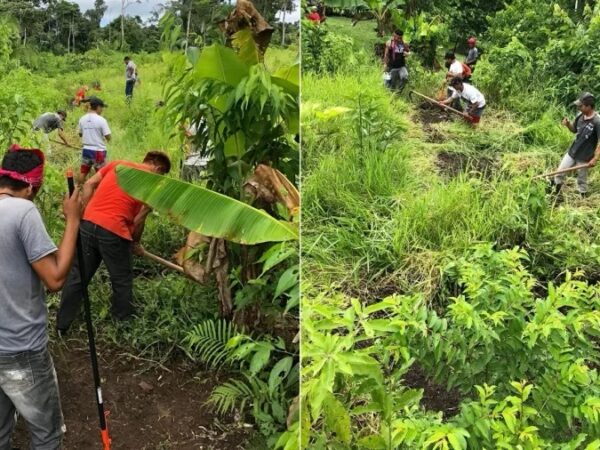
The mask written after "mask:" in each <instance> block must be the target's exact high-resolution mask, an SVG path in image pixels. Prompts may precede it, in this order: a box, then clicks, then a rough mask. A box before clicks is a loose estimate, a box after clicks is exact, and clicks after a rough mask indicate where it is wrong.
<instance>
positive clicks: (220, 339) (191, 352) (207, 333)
mask: <svg viewBox="0 0 600 450" xmlns="http://www.w3.org/2000/svg"><path fill="white" fill-rule="evenodd" d="M240 334H241V331H240V330H239V329H238V328H237V327H236V325H235V324H234V323H233V322H229V321H227V320H225V319H222V320H205V321H204V322H202V323H200V324H198V325H196V326H195V327H194V328H192V330H191V331H190V332H189V333H188V334H187V336H186V337H185V339H184V340H183V345H184V349H185V351H186V353H187V354H188V356H190V357H191V358H192V359H195V360H198V361H201V362H202V363H204V364H206V365H207V366H208V367H210V368H211V369H218V368H221V367H224V366H230V365H231V359H230V354H231V352H230V350H229V349H228V348H227V343H228V342H229V341H231V340H232V339H233V338H234V337H236V336H239V335H240Z"/></svg>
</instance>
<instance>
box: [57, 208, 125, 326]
mask: <svg viewBox="0 0 600 450" xmlns="http://www.w3.org/2000/svg"><path fill="white" fill-rule="evenodd" d="M79 231H80V233H79V234H80V239H81V244H82V246H83V265H84V268H85V274H84V278H83V282H84V283H85V285H86V286H87V285H88V284H89V282H90V280H91V279H92V277H93V276H94V274H95V273H96V270H98V267H99V266H100V263H101V262H102V261H104V264H105V265H106V268H107V269H108V273H109V275H110V283H111V285H112V292H113V294H112V308H111V312H112V315H113V317H114V318H115V319H117V320H125V319H127V318H129V317H130V316H131V315H132V314H133V312H134V310H133V305H132V300H133V254H132V243H131V241H128V240H127V239H123V238H122V237H119V236H117V235H116V234H114V233H112V232H110V231H108V230H105V229H104V228H102V227H100V226H98V225H96V224H93V223H91V222H88V221H87V220H84V221H82V222H81V226H80V228H79ZM81 282H82V280H81V277H80V271H79V262H78V261H77V258H75V262H74V263H73V267H72V269H71V272H70V273H69V277H68V278H67V282H66V283H65V286H64V288H63V291H62V297H61V300H60V308H59V310H58V315H57V319H56V327H57V328H58V329H59V330H67V329H68V328H69V327H70V326H71V323H72V322H73V320H75V318H76V317H77V315H78V314H79V311H80V310H81V301H82V298H83V297H82V295H83V289H82V284H81Z"/></svg>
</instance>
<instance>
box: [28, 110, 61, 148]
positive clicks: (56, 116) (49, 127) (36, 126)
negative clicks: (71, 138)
mask: <svg viewBox="0 0 600 450" xmlns="http://www.w3.org/2000/svg"><path fill="white" fill-rule="evenodd" d="M66 119H67V113H66V111H63V110H62V109H59V110H58V111H56V112H55V113H52V112H47V113H44V114H42V115H41V116H39V117H38V118H37V119H35V120H34V121H33V131H40V130H42V131H43V132H44V134H45V135H46V136H45V139H46V140H48V134H50V133H52V132H53V131H54V130H58V136H59V137H60V140H61V141H63V143H64V144H65V145H69V142H68V141H67V137H66V136H65V132H64V129H65V127H64V122H65V120H66Z"/></svg>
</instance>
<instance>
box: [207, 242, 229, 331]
mask: <svg viewBox="0 0 600 450" xmlns="http://www.w3.org/2000/svg"><path fill="white" fill-rule="evenodd" d="M214 240H215V241H217V242H216V244H215V246H216V251H217V252H218V253H224V254H225V255H227V244H226V242H225V241H224V240H223V239H214ZM211 245H212V243H211ZM215 277H216V279H217V289H218V291H219V312H220V313H221V317H224V318H227V319H229V318H231V316H232V314H233V301H232V299H231V287H230V286H229V257H228V256H225V257H224V258H223V259H222V264H221V265H219V267H217V268H216V269H215Z"/></svg>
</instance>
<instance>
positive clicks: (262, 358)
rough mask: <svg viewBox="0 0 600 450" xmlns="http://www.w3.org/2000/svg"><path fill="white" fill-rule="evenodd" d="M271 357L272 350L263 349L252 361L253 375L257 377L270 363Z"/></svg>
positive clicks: (251, 369)
mask: <svg viewBox="0 0 600 450" xmlns="http://www.w3.org/2000/svg"><path fill="white" fill-rule="evenodd" d="M270 356H271V350H270V349H269V348H267V347H263V348H261V349H260V350H258V351H257V352H256V353H255V354H254V356H253V357H252V360H251V361H250V372H252V374H253V375H256V374H257V373H258V372H260V371H261V369H262V368H263V367H265V365H266V364H267V363H268V362H269V357H270Z"/></svg>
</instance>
